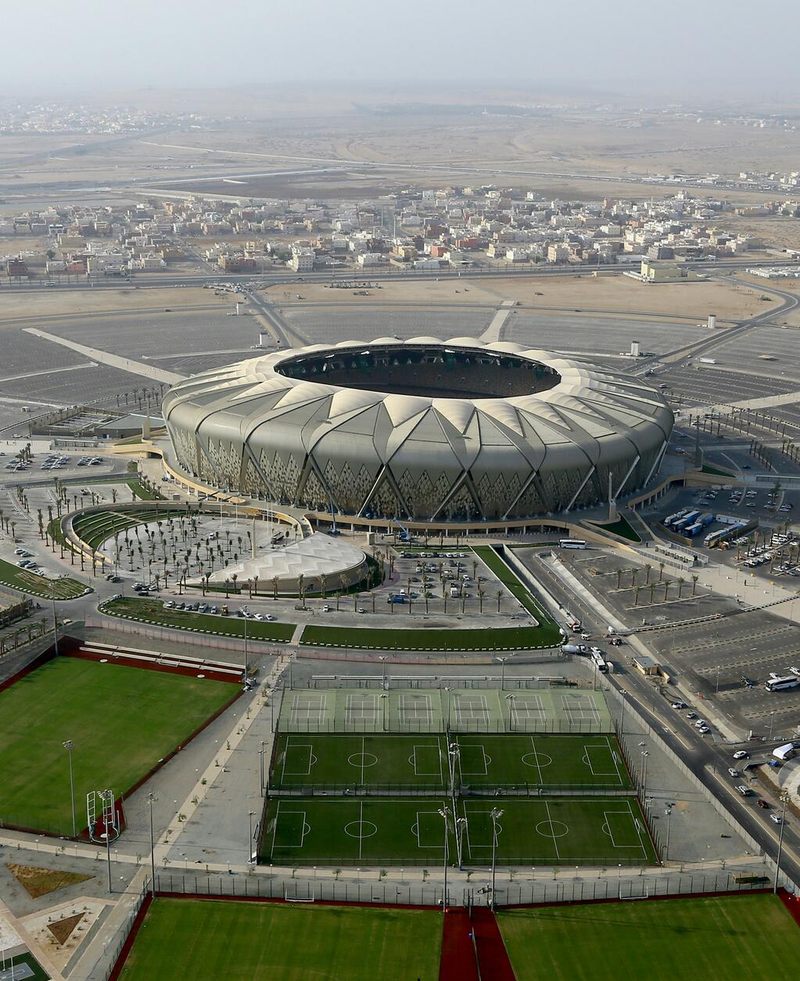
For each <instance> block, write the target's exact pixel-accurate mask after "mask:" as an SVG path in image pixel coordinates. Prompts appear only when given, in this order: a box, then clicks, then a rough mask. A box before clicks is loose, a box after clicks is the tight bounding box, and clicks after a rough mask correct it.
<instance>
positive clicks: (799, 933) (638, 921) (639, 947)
mask: <svg viewBox="0 0 800 981" xmlns="http://www.w3.org/2000/svg"><path fill="white" fill-rule="evenodd" d="M497 921H498V924H499V926H500V931H501V933H502V935H503V939H504V941H505V944H506V948H507V950H508V954H509V957H510V958H511V964H512V966H513V968H514V972H515V974H516V976H517V979H518V981H550V979H552V978H570V979H574V981H606V979H607V981H619V979H621V978H648V979H649V981H675V979H677V978H713V979H714V981H742V979H744V978H769V979H770V981H789V979H793V978H796V977H797V970H798V968H797V961H798V955H800V930H798V927H797V924H796V923H794V921H793V920H792V917H791V915H790V914H789V912H788V910H787V909H786V908H785V907H784V906H783V904H782V903H781V901H780V900H779V899H778V898H777V897H775V896H765V895H755V896H731V897H718V896H715V897H711V898H708V899H668V900H658V901H650V900H647V901H642V902H624V903H603V904H587V905H569V906H567V905H564V906H552V907H548V908H539V909H516V910H508V911H501V912H500V913H498V915H497ZM609 954H611V955H612V956H609Z"/></svg>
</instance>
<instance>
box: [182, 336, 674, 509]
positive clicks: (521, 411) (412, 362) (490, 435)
mask: <svg viewBox="0 0 800 981" xmlns="http://www.w3.org/2000/svg"><path fill="white" fill-rule="evenodd" d="M164 417H165V419H166V421H167V427H168V430H169V433H170V436H171V439H172V443H173V447H174V450H175V455H176V457H177V462H178V464H179V466H180V467H181V468H182V469H183V470H184V471H185V472H186V473H187V474H189V475H191V476H193V477H195V478H197V479H199V480H201V481H203V482H204V483H205V484H207V485H210V486H213V487H215V488H219V489H222V490H229V491H236V492H239V493H242V494H246V495H248V496H251V497H255V498H260V499H263V500H267V501H270V502H273V503H274V504H282V505H287V506H296V507H300V508H305V509H307V510H310V511H317V512H330V511H332V510H333V511H335V512H336V513H338V514H340V515H350V516H352V517H359V518H362V519H374V520H376V521H379V520H381V519H387V520H391V519H395V520H409V521H418V522H424V523H429V524H430V525H431V526H440V525H446V524H447V523H448V522H475V521H494V522H496V521H498V520H499V521H508V520H513V519H520V518H528V517H534V516H542V515H548V514H556V513H560V512H565V511H571V510H573V509H575V508H578V507H583V506H589V505H592V504H596V503H598V502H601V501H604V500H607V499H608V496H609V491H610V492H611V494H612V496H614V497H619V496H620V495H627V494H630V493H632V492H634V491H636V490H638V489H640V488H642V487H644V486H645V485H646V484H647V483H648V482H649V481H651V480H652V479H653V477H654V476H655V474H656V473H657V471H658V469H659V466H660V463H661V460H662V457H663V455H664V452H665V450H666V447H667V443H668V441H669V437H670V433H671V431H672V424H673V415H672V411H671V410H670V408H669V406H668V405H667V404H666V402H665V401H664V399H663V398H662V396H661V395H660V394H659V393H658V392H657V391H655V390H654V389H653V388H652V387H650V386H649V385H648V384H647V383H646V382H644V381H642V380H641V379H640V378H637V377H635V376H631V375H625V374H620V373H618V372H615V371H612V370H608V369H606V368H604V367H597V366H594V365H592V364H591V363H589V362H584V361H580V360H574V359H568V358H564V357H562V356H560V355H557V354H553V353H549V352H546V351H537V350H527V349H525V348H524V347H522V346H520V345H517V344H511V343H506V342H496V343H488V344H485V343H483V342H481V341H479V340H476V339H474V338H456V339H453V340H448V341H441V340H438V339H437V338H433V337H417V338H413V339H411V340H407V341H400V340H398V339H396V338H379V339H378V340H375V341H371V342H366V343H365V342H364V341H345V342H342V343H339V344H335V345H312V346H310V347H305V348H298V349H294V350H287V351H277V352H274V353H270V354H267V355H265V356H262V357H257V358H253V359H250V360H247V361H243V362H240V363H238V364H232V365H228V366H226V367H223V368H218V369H215V370H212V371H207V372H204V373H202V374H199V375H196V376H194V377H192V378H189V379H187V380H186V381H182V382H180V383H179V384H177V385H175V386H174V387H173V388H172V389H171V390H170V391H169V392H168V393H167V395H166V397H165V400H164Z"/></svg>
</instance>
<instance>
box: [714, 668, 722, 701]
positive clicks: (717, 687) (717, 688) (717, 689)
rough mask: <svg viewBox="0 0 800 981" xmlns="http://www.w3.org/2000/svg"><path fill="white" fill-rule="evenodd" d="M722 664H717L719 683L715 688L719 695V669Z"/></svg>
mask: <svg viewBox="0 0 800 981" xmlns="http://www.w3.org/2000/svg"><path fill="white" fill-rule="evenodd" d="M721 666H722V665H720V664H718V665H717V684H716V687H715V689H714V691H715V692H716V694H717V695H719V669H720V667H721Z"/></svg>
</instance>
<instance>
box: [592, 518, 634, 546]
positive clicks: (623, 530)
mask: <svg viewBox="0 0 800 981" xmlns="http://www.w3.org/2000/svg"><path fill="white" fill-rule="evenodd" d="M587 524H590V525H592V526H593V527H594V528H597V529H599V530H600V531H610V532H611V534H612V535H617V536H618V537H619V538H626V539H627V540H628V541H629V542H636V543H641V541H642V539H641V538H640V537H639V535H638V534H637V533H636V530H635V529H634V527H633V526H632V525H631V523H630V522H629V521H628V519H627V518H625V517H621V518H619V519H618V520H617V521H612V522H611V523H610V524H604V525H601V524H598V523H597V522H596V521H590V522H587Z"/></svg>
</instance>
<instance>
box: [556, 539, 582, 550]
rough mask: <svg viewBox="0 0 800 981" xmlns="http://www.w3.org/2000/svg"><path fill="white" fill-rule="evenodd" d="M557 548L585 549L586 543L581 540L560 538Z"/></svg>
mask: <svg viewBox="0 0 800 981" xmlns="http://www.w3.org/2000/svg"><path fill="white" fill-rule="evenodd" d="M558 547H559V548H586V542H585V541H584V540H583V539H582V538H562V539H561V540H560V541H559V543H558Z"/></svg>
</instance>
